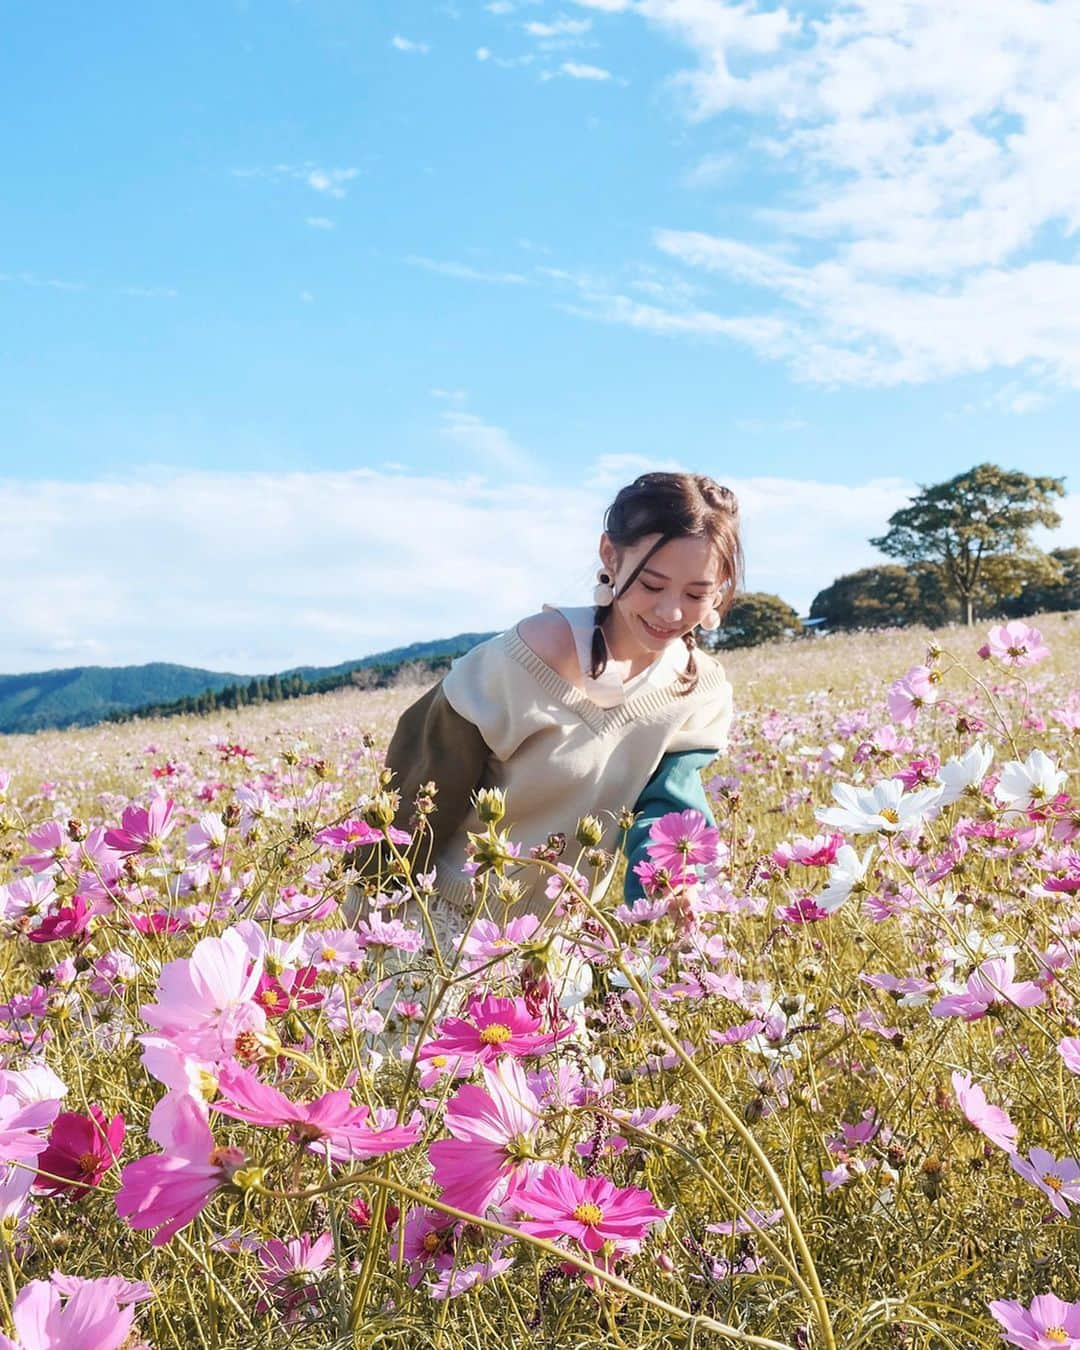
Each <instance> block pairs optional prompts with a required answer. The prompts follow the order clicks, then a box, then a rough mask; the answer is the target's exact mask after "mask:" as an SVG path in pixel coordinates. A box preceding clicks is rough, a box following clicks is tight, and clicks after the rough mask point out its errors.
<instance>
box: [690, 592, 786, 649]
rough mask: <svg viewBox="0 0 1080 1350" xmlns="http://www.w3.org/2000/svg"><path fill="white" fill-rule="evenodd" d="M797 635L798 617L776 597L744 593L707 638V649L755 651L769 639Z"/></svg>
mask: <svg viewBox="0 0 1080 1350" xmlns="http://www.w3.org/2000/svg"><path fill="white" fill-rule="evenodd" d="M801 632H802V622H801V620H800V619H799V616H798V615H797V614H796V613H795V611H794V610H793V609H792V608H791V606H790V605H789V604H786V603H785V602H784V601H783V600H781V599H780V597H779V596H778V595H767V594H765V593H763V592H761V591H748V592H747V593H746V594H745V595H740V596H739V598H738V599H737V600H736V601H735V603H734V604H733V605H732V606H731V609H730V610H728V616H727V618H726V619H725V620H724V625H723V627H722V628H720V629H718V630H717V632H716V634H715V637H711V641H710V643H709V645H710V646H713V645H715V646H717V647H756V646H757V644H758V643H759V642H768V641H769V640H770V638H781V637H790V636H792V635H793V634H795V633H801ZM710 636H711V635H710Z"/></svg>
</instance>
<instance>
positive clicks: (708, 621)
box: [701, 609, 720, 633]
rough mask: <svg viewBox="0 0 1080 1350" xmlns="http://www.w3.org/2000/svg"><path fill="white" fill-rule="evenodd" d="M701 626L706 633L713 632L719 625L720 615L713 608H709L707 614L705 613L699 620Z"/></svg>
mask: <svg viewBox="0 0 1080 1350" xmlns="http://www.w3.org/2000/svg"><path fill="white" fill-rule="evenodd" d="M701 627H702V628H704V629H705V631H706V633H715V632H716V630H717V629H718V628H719V627H720V615H719V614H717V612H716V610H715V609H710V610H709V612H708V614H706V615H705V617H704V618H703V619H702V621H701Z"/></svg>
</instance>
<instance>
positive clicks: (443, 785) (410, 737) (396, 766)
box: [360, 681, 491, 876]
mask: <svg viewBox="0 0 1080 1350" xmlns="http://www.w3.org/2000/svg"><path fill="white" fill-rule="evenodd" d="M490 754H491V751H490V750H489V749H488V747H487V744H486V742H485V741H484V738H483V736H482V735H481V734H480V731H479V729H478V728H477V727H476V726H474V725H473V723H472V722H470V721H469V720H468V719H467V718H465V717H462V716H461V714H460V713H458V712H455V711H454V709H453V708H452V707H451V706H450V704H449V703H448V702H447V699H446V696H445V694H444V693H443V689H442V682H441V681H440V682H439V683H438V684H436V685H433V686H432V687H431V689H429V690H428V692H427V693H426V694H424V695H423V697H422V698H419V699H417V701H416V702H415V703H413V704H411V705H410V706H409V707H408V708H406V709H405V711H404V712H403V713H402V714H401V717H400V718H399V719H398V724H397V726H396V728H395V729H394V734H393V736H392V737H391V740H390V747H389V749H388V750H387V752H386V767H387V768H388V769H391V770H392V771H393V774H394V777H393V779H392V781H391V783H390V788H391V790H392V791H396V792H398V793H400V795H401V802H400V804H399V806H398V809H397V814H396V815H395V817H394V825H395V826H396V828H397V829H399V830H408V831H410V832H411V831H412V830H413V829H414V828H415V822H414V819H413V817H414V814H415V812H414V802H415V798H416V794H417V792H418V791H419V789H420V786H421V785H422V784H423V783H428V782H434V783H435V785H436V787H437V788H438V789H439V791H438V796H437V797H436V798H435V811H434V812H433V813H432V814H431V815H430V816H428V817H427V819H428V821H429V823H430V826H431V832H432V844H431V854H430V858H431V859H432V860H433V859H435V858H436V857H438V855H439V853H440V851H441V850H442V848H443V847H444V846H445V845H446V843H447V842H448V841H449V840H450V838H451V837H452V835H453V833H454V831H455V830H456V829H457V828H458V826H459V825H460V824H461V822H462V821H463V820H464V819H465V816H466V814H467V812H468V810H469V798H470V796H471V795H472V793H473V791H474V790H475V789H476V788H477V787H478V786H479V785H480V782H481V779H482V778H483V774H484V768H485V765H486V764H487V760H488V756H489V755H490ZM378 853H379V850H378V849H377V848H372V849H371V853H370V856H369V857H368V858H367V859H365V861H364V864H363V866H362V867H361V868H360V875H361V876H372V875H374V874H375V872H376V871H377V869H378V861H379V859H378Z"/></svg>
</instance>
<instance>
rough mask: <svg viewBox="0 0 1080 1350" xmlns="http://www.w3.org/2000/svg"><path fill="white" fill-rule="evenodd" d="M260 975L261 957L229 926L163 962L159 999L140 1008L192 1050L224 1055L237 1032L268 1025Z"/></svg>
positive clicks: (259, 1029) (171, 1037)
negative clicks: (188, 953) (257, 994)
mask: <svg viewBox="0 0 1080 1350" xmlns="http://www.w3.org/2000/svg"><path fill="white" fill-rule="evenodd" d="M261 975H262V959H261V958H260V959H258V960H255V961H254V962H253V961H252V957H251V952H250V950H249V949H248V946H247V944H246V943H245V942H244V939H243V938H242V937H241V936H240V934H239V933H238V932H237V931H236V929H235V928H228V929H226V930H225V932H224V933H222V935H221V936H220V937H206V938H203V939H202V940H201V941H199V942H197V943H196V944H195V948H194V950H193V951H192V953H191V956H190V957H189V958H186V959H182V960H179V961H170V962H168V964H167V965H165V966H164V967H162V971H161V975H160V976H159V977H158V987H157V998H158V1001H157V1003H156V1004H150V1005H149V1006H146V1007H143V1008H141V1009H140V1012H141V1013H142V1016H143V1020H144V1021H146V1022H148V1023H149V1024H150V1025H151V1026H152V1027H156V1028H157V1030H158V1031H160V1032H161V1033H162V1034H163V1035H164V1036H167V1037H168V1038H169V1040H171V1041H173V1042H174V1043H175V1044H176V1046H177V1047H178V1048H179V1049H182V1050H184V1051H185V1052H187V1053H188V1054H191V1055H196V1056H199V1057H202V1058H206V1059H211V1060H215V1061H217V1060H220V1059H225V1058H227V1057H229V1056H231V1055H232V1054H234V1052H235V1050H236V1043H237V1039H238V1038H239V1037H241V1036H242V1035H244V1034H245V1033H250V1034H254V1035H256V1036H257V1035H259V1034H260V1033H261V1032H262V1031H263V1030H264V1029H265V1027H266V1014H265V1013H264V1012H263V1010H262V1008H260V1007H259V1005H258V1004H257V1003H255V1002H254V995H255V991H256V989H257V988H258V986H259V977H260V976H261Z"/></svg>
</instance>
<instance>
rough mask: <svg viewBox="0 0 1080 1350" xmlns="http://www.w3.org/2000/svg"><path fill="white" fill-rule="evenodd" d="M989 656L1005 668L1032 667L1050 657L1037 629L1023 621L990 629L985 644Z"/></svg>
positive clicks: (1018, 620)
mask: <svg viewBox="0 0 1080 1350" xmlns="http://www.w3.org/2000/svg"><path fill="white" fill-rule="evenodd" d="M986 645H987V647H988V648H989V650H990V655H991V656H996V657H997V659H998V660H999V661H1000V662H1001V663H1002V664H1003V665H1006V666H1034V665H1037V664H1038V662H1040V661H1041V660H1043V658H1044V657H1047V656H1049V655H1050V648H1049V647H1048V646H1047V645H1046V643H1045V642H1043V638H1042V634H1041V633H1040V632H1039V630H1038V629H1037V628H1031V627H1030V626H1029V625H1028V624H1026V623H1025V622H1024V621H1023V619H1013V620H1012V622H1011V623H1002V624H998V626H997V627H996V628H991V629H990V634H989V637H988V638H987V642H986Z"/></svg>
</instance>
